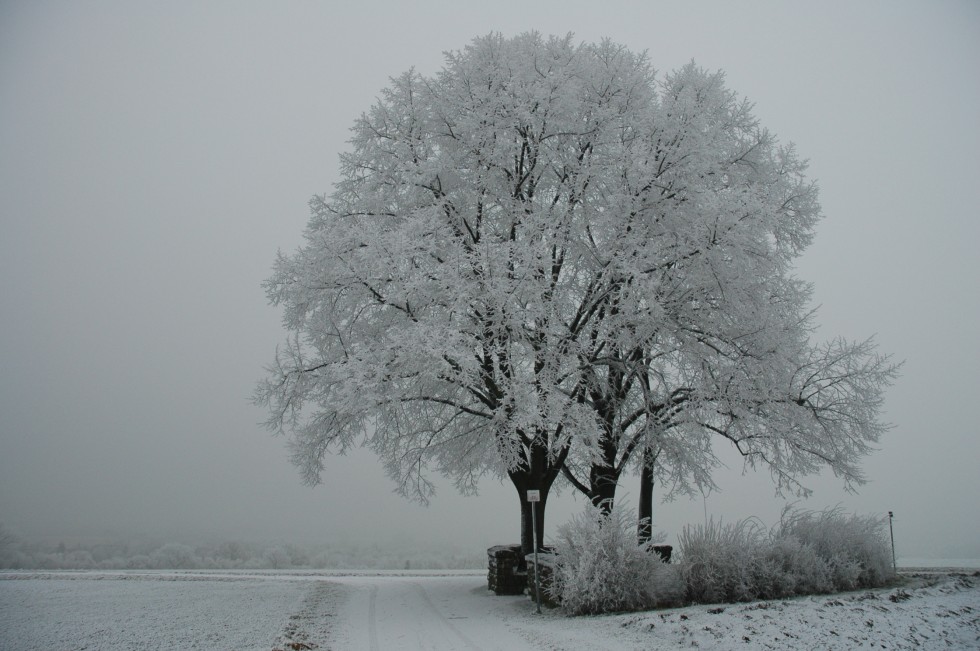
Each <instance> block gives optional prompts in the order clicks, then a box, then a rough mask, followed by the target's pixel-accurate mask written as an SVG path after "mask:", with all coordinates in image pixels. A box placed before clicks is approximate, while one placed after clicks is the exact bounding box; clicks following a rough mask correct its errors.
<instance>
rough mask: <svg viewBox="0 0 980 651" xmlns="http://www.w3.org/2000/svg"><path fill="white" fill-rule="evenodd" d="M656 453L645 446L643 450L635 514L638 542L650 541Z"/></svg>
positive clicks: (642, 543)
mask: <svg viewBox="0 0 980 651" xmlns="http://www.w3.org/2000/svg"><path fill="white" fill-rule="evenodd" d="M656 462H657V455H656V454H654V453H653V451H652V450H650V449H649V448H647V449H646V450H644V451H643V469H642V470H641V471H640V506H639V513H638V514H637V526H636V537H637V541H638V542H639V544H641V545H644V544H646V543H648V542H650V539H651V538H652V537H653V466H654V464H655V463H656Z"/></svg>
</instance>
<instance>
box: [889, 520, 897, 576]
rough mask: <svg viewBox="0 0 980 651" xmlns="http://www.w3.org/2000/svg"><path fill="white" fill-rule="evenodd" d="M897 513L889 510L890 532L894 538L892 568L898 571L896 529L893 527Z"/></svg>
mask: <svg viewBox="0 0 980 651" xmlns="http://www.w3.org/2000/svg"><path fill="white" fill-rule="evenodd" d="M893 517H895V514H894V513H892V512H891V511H889V512H888V533H889V534H890V535H891V538H892V570H894V571H895V572H896V573H897V572H898V561H896V560H895V529H894V528H893V527H892V518H893Z"/></svg>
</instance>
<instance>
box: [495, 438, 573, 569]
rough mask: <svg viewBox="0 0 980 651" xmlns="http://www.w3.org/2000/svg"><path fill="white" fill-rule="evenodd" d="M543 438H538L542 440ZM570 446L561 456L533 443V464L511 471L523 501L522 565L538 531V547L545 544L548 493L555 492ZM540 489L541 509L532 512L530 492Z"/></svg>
mask: <svg viewBox="0 0 980 651" xmlns="http://www.w3.org/2000/svg"><path fill="white" fill-rule="evenodd" d="M542 438H543V437H539V438H538V439H536V440H542ZM567 454H568V449H567V448H566V449H565V450H563V451H562V453H561V454H559V455H558V457H557V458H555V457H553V456H552V455H550V454H549V453H548V449H547V448H546V447H545V446H544V445H532V446H531V448H530V450H529V456H530V459H529V463H527V464H526V465H525V467H524V468H520V469H518V470H512V471H510V472H509V473H508V475H509V476H510V480H511V482H512V483H513V484H514V488H515V489H517V496H518V498H519V499H520V502H521V565H523V564H524V556H526V555H527V554H531V553H533V552H534V537H533V536H534V533H535V531H536V533H537V539H538V548H539V549H540V547H541V546H542V545H543V544H544V516H545V505H546V504H547V503H548V493H549V492H550V491H551V486H552V484H554V483H555V479H556V478H557V477H558V473H559V472H561V467H562V465H563V464H564V462H565V457H566V456H567ZM529 490H537V491H539V493H540V498H541V500H540V501H539V502H538V503H537V507H536V508H537V511H536V513H534V514H533V517H532V513H531V503H530V502H528V501H527V491H529ZM532 520H534V521H536V522H537V528H536V529H535V527H534V526H533V524H532Z"/></svg>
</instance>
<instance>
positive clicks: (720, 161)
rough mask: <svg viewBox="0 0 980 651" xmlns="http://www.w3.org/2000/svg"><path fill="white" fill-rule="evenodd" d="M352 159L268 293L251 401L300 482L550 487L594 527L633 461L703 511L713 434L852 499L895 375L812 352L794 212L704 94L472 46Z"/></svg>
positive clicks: (794, 485) (750, 123) (786, 483)
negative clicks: (266, 354)
mask: <svg viewBox="0 0 980 651" xmlns="http://www.w3.org/2000/svg"><path fill="white" fill-rule="evenodd" d="M350 144H351V149H350V150H349V151H348V152H346V153H344V154H343V155H342V156H341V180H340V181H339V182H338V183H337V184H336V185H335V188H334V191H333V193H332V194H331V195H330V196H329V197H326V196H320V197H314V198H313V200H312V201H311V202H310V206H311V210H312V217H311V219H310V222H309V226H308V228H307V231H306V244H305V245H304V246H303V247H301V248H300V249H299V250H298V251H297V252H295V253H294V254H292V255H280V257H279V259H278V260H277V263H276V266H275V271H274V273H273V276H272V277H271V278H270V279H269V280H268V281H267V283H266V289H267V292H268V296H269V298H270V300H271V301H272V302H273V303H274V304H275V305H278V306H280V307H281V308H282V309H283V314H284V324H285V327H286V329H287V330H288V331H289V333H290V335H289V337H288V339H287V341H286V343H285V345H284V346H282V347H281V348H280V349H279V351H278V353H277V355H276V359H275V362H274V364H273V365H272V366H271V367H270V369H269V374H268V376H267V379H266V380H265V381H264V382H263V383H262V384H261V386H260V387H259V389H258V392H257V395H256V398H257V401H258V402H260V403H262V404H265V405H267V406H268V407H269V411H270V419H269V422H268V424H269V426H270V427H271V428H272V429H274V430H276V431H279V432H283V433H285V434H287V435H288V437H289V444H290V447H291V450H292V455H293V456H292V458H293V461H294V462H295V463H296V464H297V465H298V466H299V467H300V469H301V471H302V473H303V476H304V479H305V480H306V481H307V482H308V483H311V484H312V483H316V482H317V481H318V480H319V475H320V472H321V471H322V470H323V458H324V455H325V454H326V453H327V452H328V451H331V450H333V451H339V452H343V451H344V450H346V449H348V448H349V447H350V446H352V445H359V444H367V445H368V446H370V447H371V448H373V449H374V450H375V451H376V452H377V453H378V455H379V456H380V458H381V459H382V460H383V462H384V464H385V467H386V470H387V472H388V474H389V475H390V476H391V477H392V478H393V479H394V480H395V481H396V482H397V485H398V487H399V490H400V491H401V492H402V493H404V494H406V495H409V496H412V497H415V498H417V499H419V500H423V501H425V500H428V499H429V498H430V497H431V495H432V492H433V484H432V483H431V480H430V474H429V473H430V470H435V471H438V472H440V473H442V474H445V475H447V476H448V477H451V478H452V480H453V481H454V483H455V485H456V487H457V488H458V489H459V490H461V491H463V492H472V491H475V490H476V486H477V482H478V480H479V479H480V477H482V476H483V475H484V474H486V473H488V472H489V473H495V474H501V475H507V476H509V477H510V479H511V480H512V481H513V483H514V486H515V488H516V489H517V490H518V492H519V493H520V494H521V496H522V498H523V491H525V490H527V489H538V490H540V491H541V499H542V502H545V501H546V500H547V495H548V491H549V489H550V488H551V486H552V484H553V482H554V481H555V479H556V478H557V476H558V474H559V473H560V472H561V471H564V472H565V475H566V477H567V478H568V479H569V480H570V481H571V482H572V483H573V484H574V485H575V486H577V487H578V488H580V489H582V490H583V491H585V492H586V493H587V494H589V496H590V497H591V498H592V499H593V500H594V501H595V503H596V504H603V505H605V506H606V508H610V507H611V505H612V498H613V496H614V494H615V486H616V482H617V481H618V478H619V476H620V474H621V473H622V472H624V471H625V470H626V469H628V468H630V467H633V466H637V465H640V464H641V463H643V462H642V459H643V458H650V456H651V455H655V456H656V460H657V462H656V468H657V472H658V474H659V476H660V478H661V479H662V480H663V481H665V482H667V483H668V484H669V485H670V486H671V489H672V490H675V491H676V490H680V491H693V490H701V489H704V488H710V487H711V486H712V483H711V471H712V469H713V467H714V466H715V465H716V464H717V460H716V458H715V456H714V454H713V452H712V445H713V442H714V441H715V440H718V439H719V438H722V439H727V440H729V441H731V442H732V443H733V444H734V445H735V446H736V447H737V448H738V450H739V451H740V452H741V453H742V454H743V455H744V456H745V458H746V460H747V462H748V463H749V464H756V463H763V464H765V465H766V466H768V467H769V468H770V469H771V470H772V472H773V474H774V476H775V478H776V480H777V484H778V486H779V487H780V488H781V489H782V488H789V489H796V490H804V489H803V488H802V486H801V484H800V483H799V478H800V477H801V476H802V475H804V474H806V473H809V472H812V471H814V470H816V469H818V468H820V467H823V466H829V467H830V468H831V469H832V470H833V471H834V472H835V473H837V474H838V475H840V476H841V477H843V479H844V480H845V482H847V483H848V485H852V484H857V483H860V482H861V481H862V477H861V474H860V469H859V466H858V461H859V460H860V457H861V456H862V455H864V454H866V453H867V452H868V451H869V450H870V446H871V445H872V444H873V443H874V442H875V441H877V439H878V437H879V435H880V434H881V433H882V432H883V431H884V430H885V429H886V427H885V426H884V425H882V424H881V423H880V422H879V421H878V412H879V408H880V406H881V391H882V389H883V388H884V387H885V386H887V385H888V384H889V382H890V381H891V379H892V378H893V377H894V374H895V367H894V366H893V365H892V364H891V363H890V362H889V360H888V358H887V357H884V356H881V355H879V354H878V353H877V352H876V350H875V347H874V345H873V343H872V342H871V341H866V342H862V343H849V342H845V341H842V340H838V341H834V342H832V343H830V344H826V345H814V344H812V343H811V342H810V334H811V331H812V329H813V314H812V312H809V311H808V308H807V302H808V300H809V296H810V289H809V286H808V285H807V284H806V283H804V282H802V281H800V280H798V279H796V278H795V277H794V276H793V275H792V266H791V265H792V262H793V260H794V258H795V257H797V256H798V255H799V254H800V253H801V252H802V251H803V249H804V248H805V247H806V246H807V244H808V243H809V242H810V240H811V239H812V236H813V228H814V226H815V224H816V222H817V221H818V219H819V216H820V211H819V205H818V202H817V191H816V188H815V186H814V184H813V183H812V182H810V181H809V180H808V179H807V178H806V176H805V170H806V165H805V163H804V162H803V161H801V160H800V159H799V158H798V157H797V156H796V154H795V152H794V150H793V148H792V147H789V146H781V145H780V144H779V143H778V142H777V141H776V139H775V138H774V137H773V136H772V135H771V134H770V133H768V132H767V131H766V130H765V129H763V128H761V127H760V126H759V124H758V123H757V121H756V119H755V118H754V117H753V115H752V111H751V105H750V104H748V103H747V102H746V101H744V100H742V99H739V98H738V97H737V96H736V95H735V93H733V92H732V91H730V90H728V89H727V88H726V87H725V83H724V76H723V75H722V74H721V73H710V72H707V71H704V70H702V69H700V68H698V67H697V66H696V65H695V64H694V63H691V64H689V65H686V66H684V67H683V68H681V69H680V70H678V71H676V72H673V73H671V74H668V75H665V76H663V77H662V78H659V77H658V76H657V75H656V74H655V73H654V71H653V70H652V68H651V67H650V64H649V62H648V61H647V60H646V57H645V56H644V55H638V54H635V53H632V52H630V51H629V50H627V49H626V48H624V47H622V46H619V45H617V44H614V43H612V42H609V41H603V42H601V43H598V44H575V43H574V42H573V40H572V37H571V36H567V37H564V38H549V39H545V38H542V37H541V36H540V35H538V34H535V33H529V34H523V35H521V36H518V37H516V38H513V39H505V38H503V37H501V36H499V35H495V34H491V35H489V36H486V37H482V38H478V39H476V40H474V41H473V42H472V44H471V45H470V46H468V47H467V48H465V49H464V50H463V51H460V52H451V53H448V54H447V55H446V63H445V66H444V68H443V69H442V70H441V71H440V72H439V73H438V74H436V75H434V76H431V77H425V76H422V75H420V74H418V73H417V72H415V71H409V72H406V73H404V74H402V75H401V76H399V77H396V78H393V79H392V80H391V84H390V85H389V87H388V88H386V89H385V90H384V91H383V92H382V94H381V96H380V98H379V99H378V102H377V103H376V104H375V105H374V106H373V107H372V108H371V109H370V110H369V111H368V112H367V113H365V114H364V115H362V116H361V117H360V118H359V119H358V120H357V121H356V122H355V125H354V127H353V129H352V137H351V141H350ZM643 452H646V453H647V454H646V455H644V454H641V453H643ZM540 508H541V512H542V513H543V509H544V504H543V503H542V504H541V505H540ZM528 516H529V509H528V508H527V506H526V505H525V503H524V500H523V499H522V525H523V528H522V537H523V542H524V545H525V549H528V548H529V546H530V542H529V541H530V528H529V527H530V525H529V519H528ZM538 527H539V532H540V531H543V527H544V518H543V517H542V518H541V519H540V520H539V522H538ZM539 539H540V538H539Z"/></svg>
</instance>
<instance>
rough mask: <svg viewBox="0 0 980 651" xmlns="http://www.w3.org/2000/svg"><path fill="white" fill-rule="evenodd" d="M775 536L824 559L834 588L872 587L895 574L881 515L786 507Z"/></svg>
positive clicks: (835, 509) (889, 579) (882, 583)
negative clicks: (797, 542)
mask: <svg viewBox="0 0 980 651" xmlns="http://www.w3.org/2000/svg"><path fill="white" fill-rule="evenodd" d="M775 536H776V538H778V539H790V538H792V539H795V540H798V541H800V542H801V543H802V544H804V545H809V546H811V547H812V548H813V550H814V551H815V553H816V554H817V556H818V557H819V558H821V559H823V560H824V561H826V563H827V565H828V568H829V572H830V581H831V583H832V587H833V589H834V590H838V591H839V590H854V589H856V588H875V587H878V586H882V585H886V584H887V583H888V582H889V581H891V580H892V579H893V578H894V576H895V572H894V568H893V567H892V554H891V546H890V543H889V542H888V538H887V536H886V535H885V519H884V518H881V517H875V516H868V515H853V514H851V515H849V514H846V513H844V512H843V510H842V509H840V508H839V507H838V508H834V509H827V510H824V511H807V510H800V509H786V510H784V511H783V515H782V518H781V519H780V523H779V526H778V528H777V530H776V533H775ZM815 592H816V591H815Z"/></svg>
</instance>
